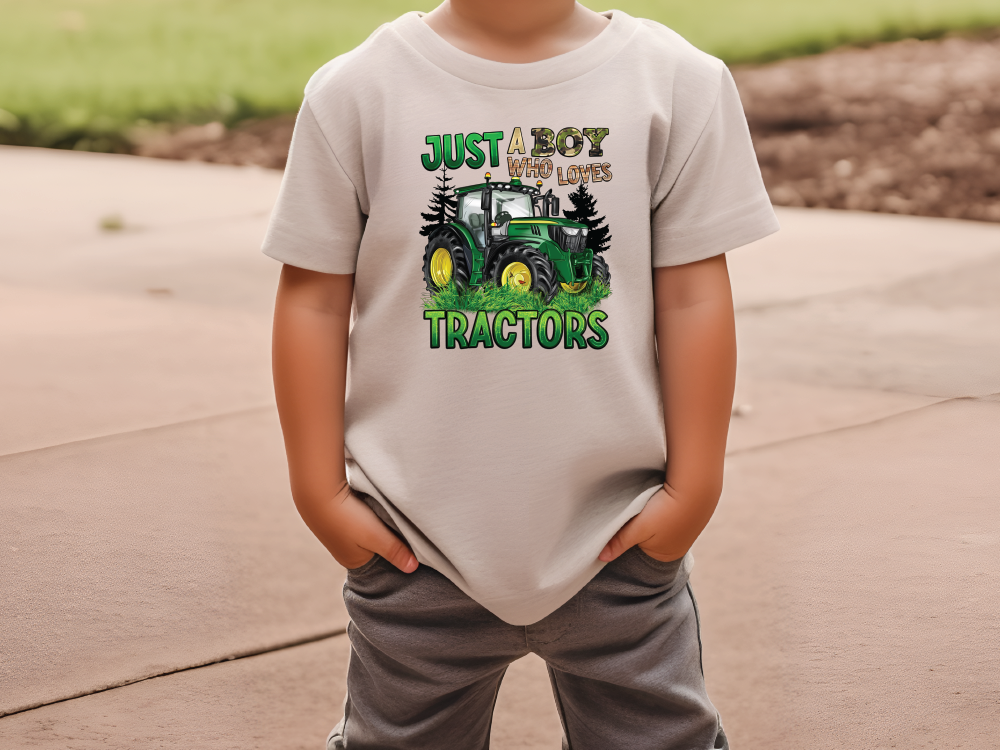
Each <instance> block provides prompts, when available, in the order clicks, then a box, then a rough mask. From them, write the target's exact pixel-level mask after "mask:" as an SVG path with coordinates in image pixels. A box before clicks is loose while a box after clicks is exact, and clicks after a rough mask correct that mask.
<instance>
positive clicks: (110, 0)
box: [0, 0, 1000, 150]
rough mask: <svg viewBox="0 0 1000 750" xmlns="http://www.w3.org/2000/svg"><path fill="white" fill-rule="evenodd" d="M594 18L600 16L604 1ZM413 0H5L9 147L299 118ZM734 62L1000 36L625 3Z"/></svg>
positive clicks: (732, 4) (823, 15)
mask: <svg viewBox="0 0 1000 750" xmlns="http://www.w3.org/2000/svg"><path fill="white" fill-rule="evenodd" d="M588 4H589V5H591V6H592V7H595V8H598V9H600V8H602V7H603V6H601V5H598V4H596V3H588ZM432 5H433V2H426V3H425V2H420V3H417V4H416V6H414V4H413V2H406V0H367V2H358V0H354V1H353V2H346V0H284V1H283V2H277V0H0V142H6V143H32V144H38V145H53V146H62V147H73V146H76V147H78V148H90V149H95V150H113V149H118V148H123V147H124V140H123V134H124V133H126V132H127V130H128V128H129V127H131V126H132V125H134V124H135V123H136V122H137V121H142V120H149V121H170V122H206V121H209V120H213V119H221V120H224V121H227V122H235V121H237V120H240V119H243V118H245V117H249V116H266V115H268V114H273V113H278V112H288V111H294V110H295V109H296V108H297V107H298V104H299V100H300V96H301V92H302V88H303V86H304V85H305V82H306V80H307V79H308V77H309V75H310V73H312V72H313V71H314V70H315V69H316V68H318V67H319V66H320V65H322V64H323V63H324V62H325V61H326V60H328V59H330V58H331V57H333V56H335V55H337V54H339V53H341V52H344V51H346V50H348V49H350V48H351V47H353V46H355V45H356V44H357V43H359V42H360V41H362V40H363V39H364V38H365V37H366V36H367V35H368V34H369V33H370V32H371V30H372V29H374V28H375V27H376V26H378V25H379V24H380V23H383V22H385V21H389V20H391V19H393V18H395V17H396V16H398V15H400V14H401V13H403V12H405V11H406V10H410V9H412V8H414V7H417V8H420V9H429V8H430V7H432ZM617 7H620V8H622V9H623V10H625V11H627V12H629V13H631V14H633V15H639V16H645V17H649V18H654V19H656V20H658V21H661V22H663V23H665V24H667V25H669V26H671V27H673V28H675V29H676V30H677V31H679V32H680V33H682V34H683V35H685V36H686V37H687V38H688V39H690V40H691V41H692V42H694V43H695V44H696V45H698V46H700V47H702V48H703V49H706V50H708V51H709V52H712V53H713V54H716V55H719V56H721V57H722V58H723V59H725V60H726V61H727V62H730V63H737V62H742V61H748V60H762V59H770V58H774V57H779V56H783V55H789V54H801V53H807V52H815V51H820V50H822V49H826V48H829V47H832V46H835V45H837V44H842V43H847V42H852V43H853V42H866V41H873V40H877V39H885V38H898V37H902V36H909V35H917V36H933V35H936V34H940V33H941V32H943V31H946V30H951V29H965V28H974V27H982V26H991V25H993V26H1000V1H998V0H836V2H834V1H833V0H700V1H699V2H693V1H692V0H621V2H619V3H617Z"/></svg>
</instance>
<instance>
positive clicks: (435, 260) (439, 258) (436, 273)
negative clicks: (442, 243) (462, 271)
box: [431, 247, 455, 287]
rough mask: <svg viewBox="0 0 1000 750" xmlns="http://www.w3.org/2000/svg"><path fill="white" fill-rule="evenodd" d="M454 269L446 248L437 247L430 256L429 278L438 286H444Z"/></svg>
mask: <svg viewBox="0 0 1000 750" xmlns="http://www.w3.org/2000/svg"><path fill="white" fill-rule="evenodd" d="M454 270H455V266H454V265H453V264H452V262H451V253H450V252H448V248H446V247H439V248H438V249H437V250H435V251H434V254H433V255H432V256H431V280H433V282H434V283H435V284H437V285H438V286H440V287H446V286H448V284H449V283H450V282H451V277H452V274H453V272H454Z"/></svg>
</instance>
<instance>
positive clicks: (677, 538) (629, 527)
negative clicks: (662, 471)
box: [598, 486, 711, 562]
mask: <svg viewBox="0 0 1000 750" xmlns="http://www.w3.org/2000/svg"><path fill="white" fill-rule="evenodd" d="M710 517H711V512H710V511H709V513H708V514H706V513H705V504H704V503H688V502H685V501H684V500H683V499H682V498H681V497H679V496H678V494H677V493H676V492H675V491H674V490H672V489H671V488H670V487H666V486H665V487H663V489H661V490H659V491H658V492H657V493H656V494H655V495H653V496H652V497H651V498H649V501H648V502H647V503H646V507H645V508H643V509H642V510H641V511H640V512H639V514H638V515H636V516H634V517H633V518H631V519H630V520H629V521H628V522H627V523H626V524H625V525H624V526H622V527H621V528H620V529H619V530H618V533H617V534H615V535H614V536H613V537H612V538H611V541H610V542H608V543H607V544H606V545H604V549H603V550H601V554H600V555H599V556H598V559H599V560H602V561H603V562H611V561H612V560H614V559H615V558H616V557H618V556H619V555H621V554H622V553H624V552H625V551H626V550H628V549H629V548H631V547H634V546H636V545H638V546H639V549H641V550H642V551H643V552H645V553H646V554H647V555H649V556H650V557H652V558H653V559H655V560H661V561H663V562H669V561H671V560H678V559H680V558H682V557H684V555H685V553H686V552H687V551H688V550H689V549H691V545H693V544H694V542H695V540H696V539H697V538H698V535H699V534H700V533H701V532H702V530H703V529H704V528H705V525H706V524H707V523H708V519H709V518H710Z"/></svg>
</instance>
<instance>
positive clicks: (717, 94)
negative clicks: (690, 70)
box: [649, 65, 726, 213]
mask: <svg viewBox="0 0 1000 750" xmlns="http://www.w3.org/2000/svg"><path fill="white" fill-rule="evenodd" d="M725 71H726V66H725V65H723V66H722V70H721V71H720V72H719V88H718V91H716V92H715V101H714V102H713V103H712V109H711V110H709V112H708V117H706V118H705V122H704V123H703V124H702V126H701V130H700V131H699V132H698V137H697V138H696V139H695V142H694V144H693V145H692V146H691V150H690V151H689V152H688V155H687V156H686V157H685V158H684V163H683V164H681V167H680V169H678V170H677V176H676V177H674V181H673V183H672V184H671V185H670V189H669V190H667V192H666V193H665V194H664V196H663V197H662V198H660V200H659V202H658V203H657V204H656V205H655V206H654V205H653V202H652V197H653V193H654V192H656V186H655V185H654V186H653V190H651V191H650V193H649V197H650V199H651V200H650V203H649V210H650V213H652V212H654V211H657V210H659V208H660V206H662V205H663V203H664V202H665V201H666V200H667V198H669V197H670V194H671V193H673V192H674V188H675V187H677V181H678V180H679V179H680V178H681V174H682V173H683V172H684V169H685V168H686V167H687V165H688V162H689V161H691V157H693V156H694V152H695V151H697V150H698V145H699V144H700V143H701V141H702V139H703V138H704V137H705V131H707V130H708V126H709V124H711V122H712V116H713V115H714V114H715V111H716V110H717V109H718V108H719V102H720V101H722V89H723V86H722V79H723V78H724V77H725V74H726V73H725ZM668 148H669V146H668Z"/></svg>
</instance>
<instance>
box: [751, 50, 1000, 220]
mask: <svg viewBox="0 0 1000 750" xmlns="http://www.w3.org/2000/svg"><path fill="white" fill-rule="evenodd" d="M734 75H735V78H736V81H737V85H738V86H739V89H740V94H741V96H742V97H743V103H744V106H745V108H746V111H747V119H748V120H749V122H750V129H751V132H752V133H753V138H754V144H755V145H756V148H757V157H758V159H759V161H760V165H761V171H762V172H763V174H764V181H765V183H766V184H767V187H768V192H770V194H771V199H772V200H773V201H774V202H775V203H777V204H779V205H785V206H820V207H830V208H848V209H859V210H863V211H886V212H891V213H901V214H918V215H921V216H948V217H953V218H964V219H984V220H988V221H1000V171H998V170H997V166H998V162H1000V36H996V37H994V38H992V39H990V38H978V39H969V38H959V37H956V38H949V39H943V40H939V41H923V42H919V41H903V42H896V43H892V44H882V45H879V46H876V47H872V48H870V49H843V50H837V51H834V52H830V53H827V54H824V55H818V56H816V57H807V58H799V59H795V60H785V61H782V62H779V63H774V64H771V65H766V66H762V67H754V68H742V69H738V70H736V71H734Z"/></svg>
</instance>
